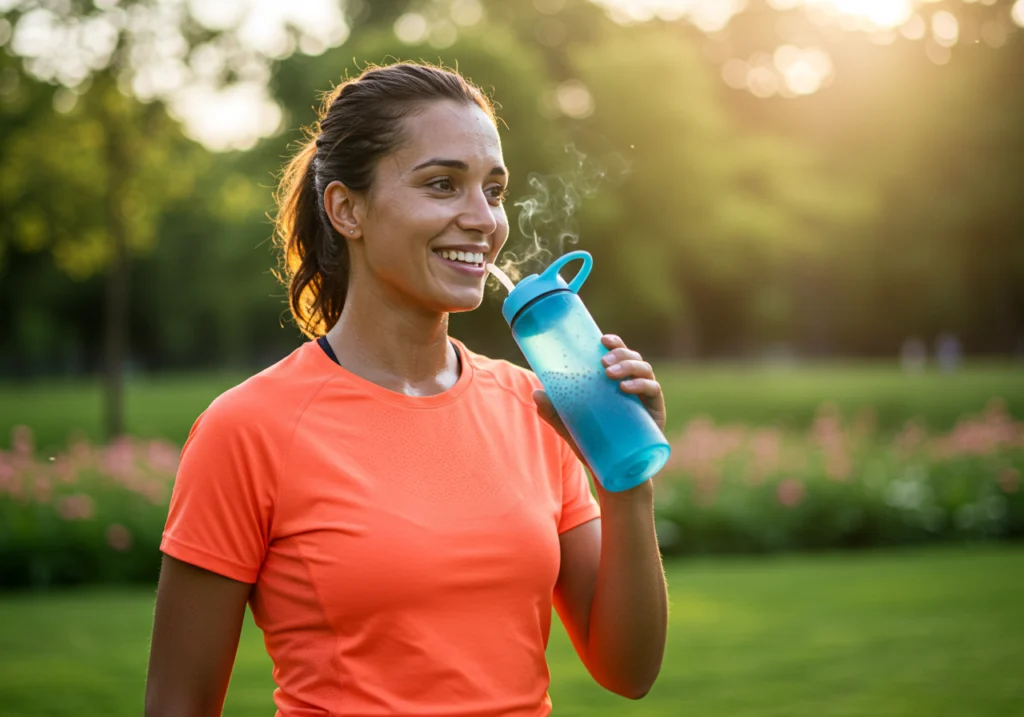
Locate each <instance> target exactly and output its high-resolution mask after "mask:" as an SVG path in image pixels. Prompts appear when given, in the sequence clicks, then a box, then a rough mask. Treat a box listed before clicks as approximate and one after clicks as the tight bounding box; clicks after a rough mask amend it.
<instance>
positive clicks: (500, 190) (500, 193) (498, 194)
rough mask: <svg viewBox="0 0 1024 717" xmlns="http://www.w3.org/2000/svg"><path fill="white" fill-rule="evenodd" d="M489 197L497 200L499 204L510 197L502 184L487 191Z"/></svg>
mask: <svg viewBox="0 0 1024 717" xmlns="http://www.w3.org/2000/svg"><path fill="white" fill-rule="evenodd" d="M487 196H488V197H490V198H491V199H497V200H498V202H499V203H500V202H504V201H505V198H506V197H507V196H508V190H507V189H505V187H503V186H501V185H500V184H496V185H494V186H493V187H490V188H489V189H488V190H487Z"/></svg>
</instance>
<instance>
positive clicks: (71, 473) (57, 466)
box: [53, 455, 78, 483]
mask: <svg viewBox="0 0 1024 717" xmlns="http://www.w3.org/2000/svg"><path fill="white" fill-rule="evenodd" d="M53 472H54V474H55V475H56V476H57V480H58V481H59V482H60V483H74V482H75V480H77V479H78V473H77V472H76V471H75V465H74V463H72V462H71V459H70V458H69V457H68V456H66V455H60V456H57V458H56V460H54V462H53Z"/></svg>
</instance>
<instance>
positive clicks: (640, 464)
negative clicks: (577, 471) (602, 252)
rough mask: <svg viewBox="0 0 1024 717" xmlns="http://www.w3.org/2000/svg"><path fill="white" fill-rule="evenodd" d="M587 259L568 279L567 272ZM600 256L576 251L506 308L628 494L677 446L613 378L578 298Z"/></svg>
mask: <svg viewBox="0 0 1024 717" xmlns="http://www.w3.org/2000/svg"><path fill="white" fill-rule="evenodd" d="M576 259H579V260H581V261H582V262H583V266H582V267H581V268H580V270H579V272H578V273H577V274H576V276H575V277H573V279H572V281H570V282H569V283H568V284H566V283H565V280H564V279H562V277H561V276H559V274H558V272H559V270H560V269H561V268H562V267H564V266H565V265H566V264H568V263H569V262H571V261H575V260H576ZM593 263H594V260H593V258H592V257H591V256H590V254H589V253H588V252H585V251H574V252H570V253H568V254H566V255H564V256H562V257H560V258H558V259H557V260H555V262H554V263H552V264H551V266H549V267H548V268H547V269H545V270H544V272H543V273H541V274H539V275H538V274H531V275H530V276H528V277H526V278H525V279H523V280H522V281H520V282H519V283H518V284H516V286H515V288H514V289H513V290H512V291H511V292H510V293H509V295H508V297H507V298H506V299H505V303H504V304H502V307H501V313H502V316H504V317H505V320H506V321H507V322H508V324H509V326H510V327H511V329H512V335H513V336H514V337H515V340H516V343H517V344H519V348H520V349H522V352H523V355H524V356H525V357H526V360H527V362H529V364H530V367H531V368H532V369H533V371H534V373H536V374H537V377H538V378H539V379H540V382H541V384H542V385H543V386H544V390H545V392H546V393H547V394H548V397H549V398H550V399H551V402H552V403H553V404H554V406H555V410H557V411H558V415H559V416H560V417H561V419H562V422H563V423H564V424H565V426H566V428H568V430H569V434H570V435H571V436H572V437H573V439H574V440H575V441H576V445H577V446H578V447H579V449H580V452H581V453H582V454H583V457H584V458H585V459H586V462H587V464H588V465H589V466H590V469H591V470H592V471H593V472H594V475H595V477H596V478H597V479H598V480H599V481H600V482H601V485H602V486H604V487H605V488H606V489H608V490H610V491H623V490H628V489H630V488H633V487H634V486H637V485H639V484H640V483H643V482H644V481H645V480H647V479H648V478H650V477H651V476H652V475H654V474H655V473H657V472H658V471H659V470H661V468H662V466H664V465H665V461H667V460H668V455H669V445H668V442H667V441H666V440H665V435H664V434H663V433H662V432H661V430H659V428H658V426H657V424H656V423H655V422H654V419H653V418H651V416H650V414H649V413H648V412H647V409H646V408H645V407H644V405H643V403H641V402H640V399H639V398H638V397H637V396H635V395H633V394H629V393H625V392H624V391H623V390H622V389H621V388H620V386H619V383H620V382H619V381H617V380H615V379H612V378H609V377H608V375H607V374H606V373H605V368H606V367H605V366H604V364H602V363H601V358H602V357H603V356H604V355H605V354H606V353H608V349H606V348H605V347H604V345H603V344H602V343H601V335H602V334H601V330H600V329H599V328H598V327H597V324H596V323H595V322H594V319H593V318H592V317H591V315H590V312H588V311H587V308H586V307H585V306H584V305H583V301H581V300H580V297H579V296H577V292H578V291H579V290H580V287H581V286H583V282H584V281H586V279H587V276H588V275H589V274H590V269H591V267H592V266H593Z"/></svg>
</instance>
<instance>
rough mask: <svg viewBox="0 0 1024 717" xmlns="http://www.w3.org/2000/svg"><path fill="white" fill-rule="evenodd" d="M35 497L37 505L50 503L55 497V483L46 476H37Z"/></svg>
mask: <svg viewBox="0 0 1024 717" xmlns="http://www.w3.org/2000/svg"><path fill="white" fill-rule="evenodd" d="M33 488H34V490H35V494H36V495H35V497H36V502H37V503H49V502H50V498H52V497H53V483H52V482H51V481H50V479H49V478H47V477H46V476H36V480H35V485H34V486H33Z"/></svg>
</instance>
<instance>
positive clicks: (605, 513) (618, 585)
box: [535, 335, 668, 699]
mask: <svg viewBox="0 0 1024 717" xmlns="http://www.w3.org/2000/svg"><path fill="white" fill-rule="evenodd" d="M602 342H603V343H604V345H605V347H607V348H608V349H610V351H609V353H608V354H607V356H606V357H605V365H606V368H607V373H608V375H609V376H610V377H612V378H615V379H617V380H621V381H623V384H622V389H623V390H624V391H626V392H627V393H633V394H636V395H638V396H640V398H641V400H642V401H643V402H644V405H645V406H646V407H647V409H648V411H649V412H650V414H651V417H652V418H654V420H655V422H656V423H657V424H658V427H659V428H661V429H664V427H665V417H666V411H665V401H664V397H663V396H662V392H661V386H660V385H659V384H658V382H657V380H656V379H655V378H654V372H653V369H652V368H651V366H650V364H648V363H647V362H645V361H643V359H642V357H641V356H640V354H638V353H637V352H635V351H631V350H630V349H628V348H626V346H625V344H624V343H623V342H622V339H620V338H619V337H617V336H611V335H606V336H604V337H602ZM535 399H536V400H537V404H538V410H539V411H540V413H541V416H542V417H544V418H545V420H547V421H548V422H549V423H551V425H552V426H554V428H555V429H556V430H557V431H558V432H559V433H561V435H562V436H563V438H565V439H566V440H567V441H568V442H569V445H570V446H572V448H573V450H574V451H576V455H577V456H580V453H579V450H578V449H577V447H576V445H575V443H574V442H573V440H572V438H571V437H570V436H569V434H568V432H567V431H566V430H565V426H564V425H563V424H562V422H561V420H559V418H558V415H557V413H555V411H554V408H553V406H552V405H551V402H550V400H549V399H548V398H547V396H545V395H544V394H543V393H542V392H537V393H536V394H535ZM580 459H581V460H582V456H580ZM595 484H596V485H597V493H598V500H599V501H600V504H601V518H600V519H597V520H592V521H590V522H588V523H584V524H583V525H580V526H578V527H576V528H573V529H572V530H568V531H566V532H565V533H563V534H562V535H561V536H560V545H561V556H562V563H561V569H560V571H559V575H558V582H557V584H556V586H555V608H556V609H557V610H558V614H559V616H561V618H562V622H563V623H564V624H565V627H566V630H567V632H568V633H569V637H570V639H571V640H572V642H573V645H574V646H575V647H576V651H577V653H579V655H580V658H581V659H582V660H583V663H584V665H586V667H587V670H588V671H589V672H590V674H591V675H592V676H593V677H594V679H595V680H597V682H598V683H599V684H601V685H602V686H604V687H605V688H607V689H609V690H611V691H612V692H615V693H617V694H620V695H623V696H624V697H630V698H633V699H638V698H640V697H643V696H644V695H645V694H647V692H648V691H649V690H650V689H651V686H652V685H653V684H654V680H655V679H656V678H657V676H658V672H659V671H660V670H661V662H662V658H663V657H664V654H665V639H666V635H667V631H668V594H667V590H666V587H665V571H664V568H663V567H662V564H661V553H660V551H659V549H658V538H657V535H656V534H655V532H654V486H653V484H652V483H651V482H650V481H646V482H644V483H642V484H641V485H639V486H637V487H635V488H632V489H630V490H627V491H621V492H618V493H611V492H609V491H606V490H604V488H602V487H601V485H600V483H597V482H596V481H595Z"/></svg>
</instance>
